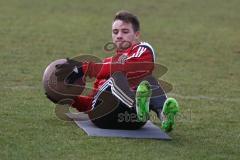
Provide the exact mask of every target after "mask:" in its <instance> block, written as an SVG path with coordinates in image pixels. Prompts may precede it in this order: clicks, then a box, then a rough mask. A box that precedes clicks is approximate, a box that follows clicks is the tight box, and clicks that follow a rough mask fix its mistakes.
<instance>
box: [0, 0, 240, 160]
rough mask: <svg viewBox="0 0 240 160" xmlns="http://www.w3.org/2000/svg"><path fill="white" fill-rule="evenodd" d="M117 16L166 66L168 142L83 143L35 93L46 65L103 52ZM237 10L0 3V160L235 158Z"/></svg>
mask: <svg viewBox="0 0 240 160" xmlns="http://www.w3.org/2000/svg"><path fill="white" fill-rule="evenodd" d="M121 9H126V10H130V11H132V12H134V13H135V14H137V15H138V16H139V17H140V20H141V25H142V38H141V39H142V40H144V41H147V42H149V43H151V44H152V46H153V47H154V48H155V51H156V53H157V55H158V60H157V62H158V63H160V64H162V65H164V66H166V67H167V68H168V72H167V73H166V74H165V75H164V76H163V77H161V79H163V80H165V81H167V82H169V83H171V84H172V85H173V87H174V88H173V90H172V91H171V92H170V93H169V96H172V97H175V98H176V99H178V101H179V103H180V106H181V114H180V115H179V116H178V118H177V120H178V122H177V126H176V129H175V130H174V131H173V132H171V133H170V136H171V137H172V138H173V140H172V141H158V140H138V139H121V138H96V137H94V138H93V137H88V136H87V135H86V134H85V133H84V132H83V131H82V130H80V129H79V128H78V127H77V126H76V125H75V124H74V123H72V122H66V121H62V120H59V119H58V118H57V117H56V115H55V112H54V109H55V105H54V104H52V103H51V102H49V101H48V100H47V99H46V98H45V96H44V94H43V89H42V83H41V78H42V73H43V71H44V69H45V67H46V66H47V65H48V64H49V63H50V62H52V61H53V60H56V59H60V58H65V57H73V56H76V55H78V54H80V53H87V54H92V55H95V56H98V57H101V58H104V57H108V56H111V55H112V54H111V53H110V54H109V53H104V51H103V45H104V44H105V43H106V42H108V41H111V22H112V18H113V15H114V14H115V12H116V11H118V10H121ZM239 11H240V1H239V0H229V1H227V0H201V1H197V0H195V1H194V0H176V1H167V0H148V1H144V0H132V1H127V0H123V1H110V0H105V1H104V2H103V1H102V2H100V1H98V0H89V1H87V0H81V1H80V0H71V1H70V0H69V1H68V0H55V1H53V0H52V1H51V0H41V1H38V0H21V1H18V0H7V1H4V0H0V64H1V69H0V77H1V84H0V87H1V88H0V102H1V103H0V108H1V110H0V159H1V160H5V159H24V160H25V159H118V160H120V159H121V160H122V159H143V160H148V159H149V160H154V159H189V160H196V159H199V160H203V159H211V160H212V159H216V160H225V159H235V160H238V159H239V158H240V123H239V121H240V113H239V106H240V98H239V96H240V14H239ZM154 121H155V123H156V124H158V125H160V123H159V122H158V121H157V120H154Z"/></svg>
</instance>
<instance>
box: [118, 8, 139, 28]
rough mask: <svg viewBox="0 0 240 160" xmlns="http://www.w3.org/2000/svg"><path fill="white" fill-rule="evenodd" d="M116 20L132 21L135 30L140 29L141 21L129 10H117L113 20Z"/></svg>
mask: <svg viewBox="0 0 240 160" xmlns="http://www.w3.org/2000/svg"><path fill="white" fill-rule="evenodd" d="M116 20H121V21H123V22H126V23H131V24H132V26H133V30H134V31H135V32H137V31H140V23H139V20H138V17H137V16H135V15H134V14H132V13H131V12H129V11H124V10H122V11H119V12H117V13H116V15H115V17H114V19H113V22H114V21H116Z"/></svg>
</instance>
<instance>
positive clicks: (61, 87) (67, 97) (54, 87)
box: [42, 59, 85, 103]
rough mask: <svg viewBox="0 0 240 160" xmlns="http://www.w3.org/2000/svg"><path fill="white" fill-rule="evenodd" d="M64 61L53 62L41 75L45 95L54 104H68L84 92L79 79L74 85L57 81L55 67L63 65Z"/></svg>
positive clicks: (83, 83)
mask: <svg viewBox="0 0 240 160" xmlns="http://www.w3.org/2000/svg"><path fill="white" fill-rule="evenodd" d="M66 61H67V60H66V59H58V60H55V61H53V62H52V63H50V64H49V65H48V66H47V68H46V69H45V71H44V73H43V78H42V83H43V88H44V90H45V94H46V96H47V97H48V98H49V99H50V100H51V101H52V102H54V103H69V102H70V101H71V100H72V99H73V98H74V97H75V96H77V95H80V94H81V93H82V92H83V90H84V86H85V82H84V81H83V80H81V79H80V80H78V81H77V82H76V83H74V84H67V83H66V82H65V81H64V80H62V81H61V80H58V79H57V77H56V75H55V71H56V68H55V66H56V65H57V64H63V63H65V62H66ZM69 74H70V73H69Z"/></svg>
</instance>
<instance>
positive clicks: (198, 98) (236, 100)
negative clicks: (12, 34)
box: [2, 85, 240, 102]
mask: <svg viewBox="0 0 240 160" xmlns="http://www.w3.org/2000/svg"><path fill="white" fill-rule="evenodd" d="M2 88H3V89H10V90H35V89H39V88H38V87H35V86H27V85H21V86H3V87H2ZM168 96H169V97H175V98H179V99H185V100H207V101H227V102H240V98H227V97H210V96H205V95H195V96H188V95H180V94H176V93H169V94H168Z"/></svg>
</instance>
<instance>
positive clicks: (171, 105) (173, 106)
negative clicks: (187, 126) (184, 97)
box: [162, 98, 179, 132]
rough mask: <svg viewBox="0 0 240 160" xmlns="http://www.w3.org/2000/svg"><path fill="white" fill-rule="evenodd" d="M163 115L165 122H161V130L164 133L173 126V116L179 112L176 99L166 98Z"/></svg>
mask: <svg viewBox="0 0 240 160" xmlns="http://www.w3.org/2000/svg"><path fill="white" fill-rule="evenodd" d="M162 112H163V114H164V115H165V116H166V120H165V121H163V122H162V129H163V130H164V131H165V132H170V131H171V130H172V129H173V126H174V125H175V115H176V114H177V113H178V112H179V105H178V102H177V101H176V99H174V98H168V99H167V100H166V101H165V103H164V105H163V111H162Z"/></svg>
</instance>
